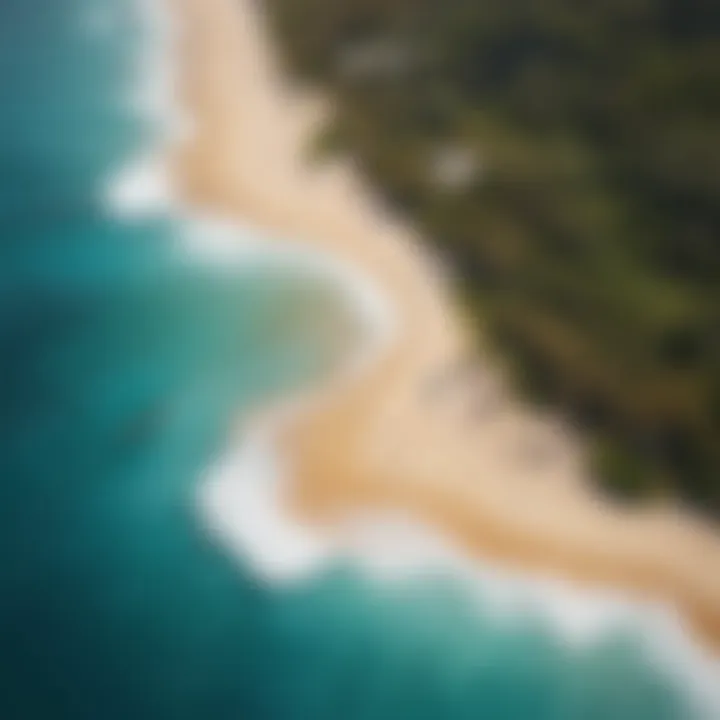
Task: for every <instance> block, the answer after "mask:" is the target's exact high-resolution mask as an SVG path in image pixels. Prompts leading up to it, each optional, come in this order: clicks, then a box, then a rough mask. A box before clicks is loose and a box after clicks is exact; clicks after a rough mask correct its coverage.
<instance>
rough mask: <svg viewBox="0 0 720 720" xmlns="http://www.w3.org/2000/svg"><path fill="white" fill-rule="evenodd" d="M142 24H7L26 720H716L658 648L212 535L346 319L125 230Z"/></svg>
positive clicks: (10, 470)
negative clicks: (218, 475)
mask: <svg viewBox="0 0 720 720" xmlns="http://www.w3.org/2000/svg"><path fill="white" fill-rule="evenodd" d="M138 18H139V15H138V7H137V4H133V3H130V2H129V0H115V2H112V3H111V2H109V0H105V1H104V2H103V0H94V1H93V0H23V1H22V2H10V3H3V4H2V6H0V393H1V395H0V432H1V435H0V552H1V553H2V554H1V556H0V560H1V562H2V565H1V566H0V718H2V719H3V720H14V719H16V718H18V719H23V720H24V719H28V720H31V719H35V718H42V719H45V718H48V719H56V718H57V719H58V720H65V719H67V720H76V719H77V720H85V719H87V720H114V719H116V718H117V719H118V720H131V719H132V720H144V719H145V718H148V719H149V718H152V719H153V720H160V719H164V718H168V719H173V720H174V719H176V718H177V719H183V720H184V719H188V720H189V719H191V718H192V719H200V718H203V719H205V718H208V719H212V720H224V719H228V720H229V719H231V718H232V719H234V720H246V719H247V720H254V719H255V718H258V719H260V718H273V719H275V718H277V719H278V720H280V719H285V718H293V719H298V720H299V719H306V718H307V719H315V718H317V719H318V720H323V719H325V718H328V719H329V718H337V719H340V720H345V719H346V718H347V719H350V718H358V719H360V718H363V719H365V718H367V719H370V718H373V719H374V718H377V719H380V718H448V719H450V718H487V719H495V718H497V719H507V720H521V719H522V720H529V719H536V720H564V719H567V720H575V719H577V720H593V719H597V720H610V719H612V720H630V719H637V720H678V719H684V718H694V717H696V715H695V714H694V711H693V710H692V708H691V705H690V702H689V698H688V693H687V690H686V688H685V687H684V683H683V682H681V681H680V680H677V679H673V676H672V675H671V674H670V673H669V672H668V671H665V670H662V669H660V668H659V667H657V666H656V664H655V663H652V662H650V660H649V658H648V652H647V651H646V650H645V649H644V648H643V644H642V642H641V641H640V639H639V638H638V637H637V636H636V635H635V634H633V633H632V632H631V631H626V632H624V633H619V632H615V633H608V634H607V636H606V637H605V638H604V639H602V640H600V641H598V642H596V643H595V644H593V645H592V646H588V647H585V648H572V647H570V646H568V644H567V643H566V642H563V641H562V640H561V638H560V636H559V634H558V633H557V632H556V630H555V629H554V628H553V626H552V625H551V624H550V623H547V622H541V621H540V620H539V619H538V618H532V617H526V618H525V619H516V620H513V621H512V622H509V623H508V622H506V623H499V622H498V621H497V618H496V617H495V615H494V614H493V613H492V612H490V611H489V610H488V609H485V610H484V609H483V604H482V602H481V601H480V600H478V599H477V598H474V597H470V595H469V594H468V593H466V592H465V591H464V589H463V585H462V582H461V581H460V580H459V579H452V578H451V577H450V576H449V575H448V576H447V577H445V578H444V580H442V581H438V580H435V581H431V580H429V579H428V580H424V581H418V582H417V583H415V584H410V585H408V584H404V585H402V586H401V587H398V588H396V589H395V591H393V592H387V591H384V592H383V591H381V590H380V589H379V588H378V587H377V582H376V581H371V580H369V579H367V578H366V577H365V576H363V575H361V574H360V573H359V572H357V571H356V570H354V569H353V567H351V566H349V565H343V564H342V563H335V564H334V565H332V566H330V567H328V568H326V570H324V571H323V572H322V573H321V574H318V575H317V576H316V577H314V578H312V579H310V580H308V581H306V582H304V583H301V584H299V585H294V586H289V587H282V588H278V587H272V586H267V585H266V584H264V583H263V582H261V581H260V579H259V578H258V577H256V575H255V573H254V571H253V569H252V568H251V567H249V566H246V565H245V564H244V563H243V562H242V561H241V560H239V559H236V558H233V557H232V556H231V555H230V554H229V553H228V552H226V551H225V550H224V549H223V548H222V547H221V546H220V545H218V544H216V543H215V542H214V541H212V540H210V539H209V538H208V536H207V534H206V533H205V532H203V529H202V527H201V524H200V523H199V522H198V515H197V512H196V509H195V507H194V504H195V498H196V494H197V487H198V483H199V482H200V481H201V478H202V475H203V472H204V470H205V469H206V468H207V467H208V465H209V464H210V463H211V462H213V461H215V460H216V459H217V458H218V457H219V456H221V455H222V453H223V447H224V443H225V442H226V438H227V433H228V431H229V429H230V427H231V425H232V424H233V423H234V421H235V420H236V419H237V417H238V414H239V413H241V412H242V410H243V409H246V410H248V411H249V410H250V409H252V408H254V407H256V405H257V403H258V401H260V400H262V399H263V398H267V397H269V396H272V395H275V394H278V393H280V392H281V391H283V390H287V389H288V388H290V387H293V386H295V385H297V384H299V383H301V382H302V381H303V380H307V379H308V378H309V377H313V376H317V375H318V374H320V373H322V372H323V370H326V369H327V367H328V366H329V365H331V364H332V363H333V362H334V361H335V359H336V355H337V353H336V350H337V348H334V347H332V344H331V342H330V340H329V338H332V337H334V331H335V330H336V329H337V328H339V327H341V326H343V323H345V321H346V318H345V317H344V315H343V313H345V312H346V309H344V308H343V305H342V303H338V302H336V301H335V299H334V298H335V295H334V293H335V290H334V289H333V287H332V286H331V285H329V284H323V283H319V282H317V281H311V280H310V279H309V278H308V277H301V276H298V275H297V274H294V273H293V271H292V268H291V267H283V268H279V269H275V270H274V271H273V272H267V271H263V270H262V268H263V262H262V260H260V259H256V261H254V262H250V263H245V264H240V265H238V266H236V267H234V268H232V269H228V268H226V267H219V266H218V265H217V264H212V263H204V262H201V261H199V260H198V259H197V257H196V255H194V254H192V253H188V251H187V249H186V245H185V243H184V242H183V238H184V237H186V236H187V234H188V232H190V231H189V230H188V228H187V223H186V222H185V221H183V220H182V219H181V218H179V217H176V216H173V213H172V212H165V213H151V214H145V215H142V216H139V217H132V218H130V217H124V218H123V217H117V216H116V215H115V214H113V213H112V212H111V211H110V210H109V208H108V205H107V202H106V201H105V200H104V198H106V196H107V187H108V183H109V182H111V181H112V178H113V176H115V175H116V174H117V173H118V170H119V169H120V168H122V167H124V166H126V164H127V163H128V162H129V161H130V160H131V159H132V158H134V157H135V156H137V155H138V154H139V153H142V152H145V151H146V150H147V148H149V147H152V146H153V144H154V143H156V142H157V140H158V139H159V137H160V135H161V134H162V132H163V128H162V127H161V126H159V125H158V124H157V123H156V122H151V121H150V119H149V118H148V116H147V115H144V114H143V113H142V112H139V108H138V107H137V103H134V102H133V101H132V97H133V92H134V89H136V86H137V82H138V77H137V63H138V57H139V55H138V54H139V53H140V51H141V49H142V45H143V43H147V40H148V38H147V36H146V31H143V30H142V24H141V23H140V22H139V20H138ZM318 328H320V330H318ZM326 331H327V332H326Z"/></svg>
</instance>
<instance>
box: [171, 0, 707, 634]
mask: <svg viewBox="0 0 720 720" xmlns="http://www.w3.org/2000/svg"><path fill="white" fill-rule="evenodd" d="M175 2H176V3H177V4H178V6H179V9H180V19H181V25H182V26H183V28H184V34H183V37H182V43H181V48H180V50H181V58H180V59H181V86H182V87H181V91H182V101H183V103H184V104H185V105H186V107H187V108H188V109H189V110H190V112H191V114H192V116H193V119H194V125H195V133H194V135H193V138H192V140H190V141H188V143H187V144H186V145H185V146H184V147H181V148H180V150H179V152H178V153H177V154H176V157H175V166H176V171H177V173H176V175H177V178H178V181H179V184H180V186H181V192H182V193H183V194H184V196H185V197H186V198H188V199H189V200H191V201H192V202H193V203H194V204H199V205H202V206H203V207H206V208H208V209H211V210H216V211H219V212H222V213H223V214H225V215H230V216H235V217H238V218H240V219H242V220H244V221H249V222H251V223H253V224H256V225H259V226H262V227H265V228H267V229H268V230H269V231H271V232H273V233H276V234H278V235H280V236H282V237H283V238H285V239H288V240H297V241H298V242H302V243H304V244H306V245H308V246H310V247H313V248H315V249H317V250H320V251H323V252H326V253H328V254H330V255H332V256H333V257H335V258H337V259H340V260H342V261H345V262H347V263H351V264H352V265H353V266H354V267H356V268H358V269H359V270H360V271H362V272H363V273H364V274H366V275H367V276H369V277H371V278H373V280H374V281H375V282H376V284H377V286H378V287H379V289H380V290H381V292H382V293H383V294H384V295H385V296H386V297H387V299H388V300H389V302H390V304H391V306H392V307H393V310H394V312H395V314H396V320H397V323H398V327H397V333H396V336H395V337H394V338H393V341H392V345H391V347H389V348H388V350H387V352H386V353H385V354H384V355H383V356H382V358H380V359H379V360H378V361H377V362H376V363H375V364H374V365H373V366H372V367H371V368H370V369H368V370H367V371H366V372H365V373H364V374H363V375H362V376H361V377H358V379H357V381H356V382H354V383H351V384H348V385H347V386H345V387H344V388H343V390H342V391H341V392H336V393H334V394H333V396H332V397H331V399H330V400H329V401H328V402H324V403H323V404H322V406H319V407H317V408H315V409H314V410H313V411H308V412H306V413H305V414H304V415H303V416H302V418H301V421H300V422H295V423H293V424H292V426H291V427H289V428H288V429H287V430H286V432H285V433H284V435H283V437H282V438H281V440H282V449H283V452H285V453H287V454H288V456H289V457H290V458H291V461H292V466H293V468H294V472H293V477H292V487H291V492H290V494H291V497H289V498H288V501H289V502H290V503H291V506H292V508H293V511H294V512H295V513H296V514H297V515H298V517H302V518H304V519H305V520H306V521H312V522H315V523H337V522H339V521H342V520H343V519H345V518H348V517H351V516H352V515H353V514H354V513H356V512H358V511H359V510H372V509H383V510H388V509H389V510H394V509H397V510H400V511H402V512H403V513H404V514H406V515H407V514H410V515H411V516H412V517H414V518H415V519H416V520H418V521H420V522H423V523H425V524H428V525H431V526H433V527H435V528H436V529H439V530H440V531H441V532H442V533H444V534H445V535H446V537H448V538H450V539H451V540H452V541H454V542H456V543H459V544H461V545H462V547H463V548H464V549H465V550H466V551H467V552H469V553H470V554H472V555H474V556H477V557H492V558H495V559H500V560H502V561H503V562H505V563H506V564H508V565H514V566H518V567H520V568H532V569H536V570H541V571H543V572H549V573H554V574H557V575H559V576H562V577H564V578H571V579H573V580H576V581H578V582H581V583H583V584H585V585H608V584H609V585H613V586H619V587H622V588H627V589H629V590H633V591H638V592H640V593H642V594H643V595H648V596H650V597H653V598H657V599H664V600H668V601H670V602H672V603H675V604H677V606H678V607H679V608H680V609H681V610H682V611H683V615H684V617H685V618H687V619H688V620H689V621H690V624H691V625H692V627H693V629H694V630H695V631H698V632H699V633H701V634H702V636H703V637H704V638H705V639H709V640H710V641H711V642H712V643H713V644H714V645H715V646H716V647H717V645H720V533H718V531H717V528H713V527H710V526H707V525H705V524H703V523H702V522H701V521H700V520H699V519H697V518H694V517H692V516H690V515H688V514H686V513H685V512H683V511H680V510H677V509H672V508H667V507H665V508H652V509H646V510H644V511H642V512H631V511H628V510H622V509H619V508H617V507H614V506H610V505H609V504H607V503H605V502H603V501H601V500H600V499H599V498H598V497H597V496H596V495H595V494H594V492H593V490H592V487H591V484H590V483H589V482H588V479H587V477H586V472H585V471H584V469H583V463H582V458H581V454H582V453H581V451H580V449H579V448H580V447H581V443H580V442H579V440H578V439H577V438H575V437H574V436H573V433H572V432H571V431H570V430H568V429H567V428H564V427H562V425H561V424H558V423H557V422H555V421H553V420H551V419H550V418H546V417H539V416H537V414H535V413H534V412H533V411H532V410H531V409H529V408H527V407H525V406H523V405H521V404H519V403H517V402H516V401H514V400H513V399H512V395H511V393H508V392H507V391H505V390H504V389H503V384H502V382H500V381H499V378H500V374H499V372H498V370H497V369H496V368H493V367H492V365H491V364H490V363H489V362H486V361H484V360H482V359H481V360H479V361H478V363H477V367H476V370H475V375H476V376H477V377H476V379H475V380H471V379H469V378H465V379H463V377H461V375H462V374H461V373H457V374H458V380H457V382H455V383H453V382H450V381H448V387H447V388H445V389H443V388H442V387H440V389H432V387H431V386H432V378H437V377H438V375H442V374H444V373H448V374H450V375H452V373H451V369H452V368H453V367H457V366H458V364H459V363H461V362H462V361H463V358H466V357H467V355H468V350H469V347H470V345H471V343H470V342H469V337H468V333H467V332H465V330H464V327H463V322H462V320H461V316H460V314H459V312H458V310H457V308H456V307H455V305H454V303H453V299H452V292H451V290H450V288H449V287H448V283H446V282H445V280H444V276H443V273H442V272H440V271H439V267H438V266H437V264H436V263H435V262H434V261H433V260H432V258H431V256H430V251H429V250H427V249H426V248H424V246H423V245H422V244H421V243H420V241H419V240H418V238H417V237H416V234H415V233H414V232H413V231H412V229H411V228H409V227H408V226H407V225H405V224H404V223H402V222H401V221H400V220H399V219H397V218H394V217H392V216H391V215H389V214H388V213H387V212H386V211H385V210H384V209H383V207H382V206H381V205H380V203H379V202H378V201H377V199H376V198H375V197H374V196H373V194H372V191H371V189H370V188H369V187H368V186H367V185H366V184H365V183H364V182H363V181H362V179H361V178H360V176H359V174H358V173H357V172H355V170H354V169H353V167H352V164H351V163H350V162H341V161H336V162H333V163H332V164H327V163H326V164H324V165H323V166H322V167H318V166H313V165H312V164H309V163H308V162H306V149H307V145H308V142H309V140H310V138H311V137H312V133H313V129H314V127H315V126H316V123H317V122H318V120H319V119H320V118H321V117H322V114H323V113H324V112H327V111H328V108H327V107H324V106H323V103H322V102H320V101H319V100H318V99H317V98H312V97H309V96H308V94H307V93H304V94H303V93H299V92H298V91H297V89H293V88H292V86H290V85H289V84H288V83H287V81H286V79H285V78H284V76H283V73H282V72H281V70H280V68H279V67H278V62H279V61H278V59H277V57H276V55H275V54H274V52H273V48H272V45H271V42H270V39H269V36H268V33H269V30H268V27H267V26H266V21H265V18H263V16H262V14H261V12H260V11H259V10H258V7H257V6H256V5H255V4H254V3H253V2H252V1H251V0H175ZM480 357H481V358H482V355H481V356H480ZM477 378H479V379H480V381H481V382H480V383H479V382H477ZM486 380H487V381H490V382H491V384H493V385H497V386H498V387H499V388H500V390H499V392H498V394H497V397H496V399H495V401H494V402H493V403H491V406H490V407H489V409H487V410H485V411H484V410H483V403H482V401H481V400H480V399H478V400H473V399H472V398H474V397H476V395H475V394H474V393H478V386H479V385H480V384H482V382H485V381H486ZM439 384H440V385H442V382H440V383H439ZM473 388H475V390H474V391H473ZM477 397H478V398H480V397H482V393H481V392H480V393H478V395H477ZM538 444H540V445H541V446H542V447H544V448H545V449H546V450H547V448H550V450H547V453H548V457H547V458H545V459H544V460H543V459H541V458H538V457H536V456H535V455H534V454H533V453H532V450H528V448H532V447H534V446H537V445H538Z"/></svg>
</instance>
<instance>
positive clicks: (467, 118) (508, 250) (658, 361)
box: [266, 0, 720, 516]
mask: <svg viewBox="0 0 720 720" xmlns="http://www.w3.org/2000/svg"><path fill="white" fill-rule="evenodd" d="M266 5H267V6H268V8H269V10H270V11H271V16H272V17H273V20H274V22H275V25H276V30H277V32H278V33H279V34H280V36H281V37H282V40H283V46H284V47H285V49H286V50H287V60H288V64H289V66H290V68H291V69H292V70H293V71H294V72H296V73H297V74H298V75H299V76H301V77H303V78H305V79H307V80H310V81H312V82H319V83H320V84H322V85H323V86H324V87H326V88H329V89H330V90H331V91H332V93H333V95H334V97H335V98H336V100H337V101H338V108H339V110H338V113H337V117H336V118H335V120H334V123H333V125H332V127H329V128H327V131H326V132H325V134H324V136H323V137H322V138H321V139H320V145H321V147H324V148H330V149H332V148H341V149H343V150H346V151H350V152H352V153H353V155H354V156H355V158H356V159H357V161H358V162H359V164H360V166H361V167H362V169H363V171H364V172H365V173H367V174H368V175H369V176H370V177H371V179H372V181H373V182H374V183H375V184H376V186H377V187H378V188H380V189H381V191H382V192H383V193H384V194H385V195H386V197H387V198H388V199H389V200H390V201H391V202H393V203H395V204H396V205H397V206H399V207H400V208H402V210H403V211H404V212H405V213H407V214H409V215H410V216H411V217H412V218H414V219H415V220H417V221H418V222H419V223H420V225H421V227H423V228H424V230H425V231H426V235H427V237H428V238H429V240H430V241H432V242H434V243H436V244H437V245H438V246H439V247H440V248H441V249H442V252H443V254H444V255H445V256H449V257H450V258H451V259H452V261H453V262H454V264H455V266H456V268H457V269H458V271H459V272H460V274H461V276H462V278H463V281H464V292H465V297H466V298H467V302H468V305H469V307H470V309H471V312H473V313H474V314H476V316H477V317H478V323H479V324H480V318H482V327H483V330H484V331H489V332H490V334H491V337H493V338H495V340H496V342H497V343H498V344H499V346H500V347H503V348H506V349H507V353H506V356H507V358H508V359H509V362H510V363H511V364H512V366H513V367H514V369H515V371H516V374H517V377H518V381H519V383H520V384H521V386H522V387H523V388H525V389H526V391H527V392H528V393H531V394H532V395H533V396H536V397H537V398H539V399H541V400H543V401H546V402H551V403H553V404H556V405H559V406H561V407H562V408H564V410H565V411H566V412H567V413H569V414H571V415H572V417H573V418H574V419H575V420H576V421H577V422H579V423H581V424H582V425H583V426H584V427H585V428H587V434H588V438H589V439H590V441H591V445H592V447H593V448H594V451H593V456H594V460H595V463H596V468H597V475H598V478H599V479H600V480H601V481H602V482H603V483H604V486H605V487H607V488H608V489H610V490H613V491H615V492H620V493H622V494H624V495H625V496H641V495H642V496H646V495H654V496H657V495H666V494H669V493H672V494H674V495H676V496H679V497H681V498H683V499H685V500H688V501H691V502H693V503H694V504H695V505H696V506H698V507H701V508H703V509H705V510H706V511H709V512H712V513H714V514H715V515H716V516H717V515H720V237H719V230H720V2H717V0H543V2H537V0H502V2H499V3H498V2H487V1H480V0H442V2H438V0H266ZM448 158H450V160H448ZM453 158H454V159H455V162H452V159H453Z"/></svg>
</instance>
